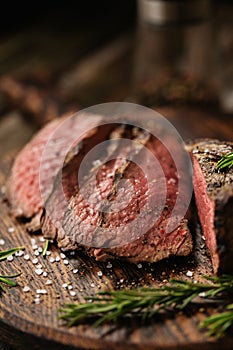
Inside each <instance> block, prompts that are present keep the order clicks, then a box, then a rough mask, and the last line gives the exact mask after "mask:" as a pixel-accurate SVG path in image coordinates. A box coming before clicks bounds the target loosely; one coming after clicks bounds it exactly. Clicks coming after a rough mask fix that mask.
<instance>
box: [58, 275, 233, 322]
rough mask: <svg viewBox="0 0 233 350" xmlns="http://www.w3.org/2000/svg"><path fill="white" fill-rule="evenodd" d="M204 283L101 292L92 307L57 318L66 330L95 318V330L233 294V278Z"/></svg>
mask: <svg viewBox="0 0 233 350" xmlns="http://www.w3.org/2000/svg"><path fill="white" fill-rule="evenodd" d="M206 280H208V281H209V283H192V282H187V281H180V280H175V279H172V280H170V284H168V285H164V286H162V287H160V288H140V289H137V290H124V291H122V290H120V291H108V292H100V293H98V295H97V297H95V298H92V301H93V302H92V303H81V304H68V305H66V306H65V307H64V308H62V309H60V312H61V316H60V318H62V319H66V320H68V326H73V325H75V324H77V323H78V322H79V321H80V320H88V319H93V317H97V321H95V322H94V324H93V325H94V326H98V325H100V324H101V323H103V322H105V321H116V320H117V319H118V318H120V317H123V316H125V315H127V314H134V313H137V315H141V316H142V318H143V319H146V318H150V317H152V316H154V315H155V314H156V313H158V312H161V311H166V310H172V311H175V310H177V309H184V308H185V307H186V306H187V305H188V304H190V303H192V302H194V301H195V299H196V298H197V297H200V296H201V297H203V298H208V299H213V298H215V297H216V296H222V295H223V294H224V293H230V292H231V293H232V291H233V276H228V275H224V276H222V277H212V278H211V277H206ZM87 299H90V297H89V298H87Z"/></svg>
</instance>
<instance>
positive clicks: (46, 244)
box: [42, 239, 49, 256]
mask: <svg viewBox="0 0 233 350" xmlns="http://www.w3.org/2000/svg"><path fill="white" fill-rule="evenodd" d="M48 247H49V240H48V239H47V240H46V242H45V245H44V249H43V252H42V255H43V256H45V255H46V253H47V250H48Z"/></svg>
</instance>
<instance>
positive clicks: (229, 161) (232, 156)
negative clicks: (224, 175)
mask: <svg viewBox="0 0 233 350" xmlns="http://www.w3.org/2000/svg"><path fill="white" fill-rule="evenodd" d="M232 166H233V152H230V153H228V154H227V155H225V156H222V158H221V159H220V160H219V161H218V163H217V165H216V169H217V170H219V169H224V168H227V169H228V170H229V169H230V168H231V167H232Z"/></svg>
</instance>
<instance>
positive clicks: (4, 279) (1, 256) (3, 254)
mask: <svg viewBox="0 0 233 350" xmlns="http://www.w3.org/2000/svg"><path fill="white" fill-rule="evenodd" d="M23 249H24V247H16V248H11V249H8V250H2V251H0V261H2V260H5V259H6V258H7V257H8V256H10V255H12V254H15V253H16V252H18V251H19V250H23ZM18 276H20V273H17V274H15V275H11V276H3V275H0V292H5V288H4V287H3V285H2V283H3V284H6V285H8V286H10V287H15V286H17V283H16V282H14V281H11V278H15V277H18Z"/></svg>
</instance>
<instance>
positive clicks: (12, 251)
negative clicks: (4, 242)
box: [0, 247, 25, 261]
mask: <svg viewBox="0 0 233 350" xmlns="http://www.w3.org/2000/svg"><path fill="white" fill-rule="evenodd" d="M24 249H25V248H24V247H17V248H11V249H8V250H2V251H0V261H1V260H5V259H6V258H7V257H8V256H10V255H12V254H15V253H16V252H18V251H19V250H24Z"/></svg>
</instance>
